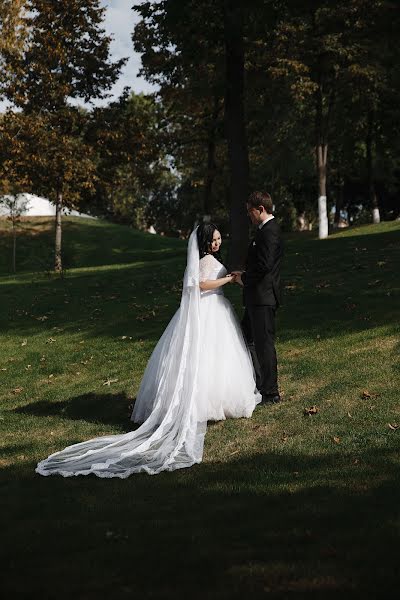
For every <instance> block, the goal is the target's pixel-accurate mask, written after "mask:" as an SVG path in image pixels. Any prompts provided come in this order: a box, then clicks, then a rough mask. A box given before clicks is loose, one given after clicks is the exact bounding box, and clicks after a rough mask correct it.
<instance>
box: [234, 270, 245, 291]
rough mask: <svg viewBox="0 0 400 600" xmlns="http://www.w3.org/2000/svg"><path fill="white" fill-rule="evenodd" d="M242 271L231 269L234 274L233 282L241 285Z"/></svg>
mask: <svg viewBox="0 0 400 600" xmlns="http://www.w3.org/2000/svg"><path fill="white" fill-rule="evenodd" d="M242 273H243V271H232V275H234V276H235V283H238V284H239V285H241V286H242V287H243V281H242Z"/></svg>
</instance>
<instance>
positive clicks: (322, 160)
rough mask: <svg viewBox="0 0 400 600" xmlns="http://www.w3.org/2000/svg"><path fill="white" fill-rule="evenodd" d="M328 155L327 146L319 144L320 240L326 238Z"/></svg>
mask: <svg viewBox="0 0 400 600" xmlns="http://www.w3.org/2000/svg"><path fill="white" fill-rule="evenodd" d="M327 155H328V145H327V144H319V145H318V146H317V171H318V219H319V230H318V237H319V239H320V240H322V239H325V238H327V237H328V211H327V204H326V161H327Z"/></svg>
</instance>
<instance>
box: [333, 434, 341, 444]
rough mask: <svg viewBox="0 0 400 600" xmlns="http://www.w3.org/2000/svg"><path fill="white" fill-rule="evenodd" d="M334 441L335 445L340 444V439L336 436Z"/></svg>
mask: <svg viewBox="0 0 400 600" xmlns="http://www.w3.org/2000/svg"><path fill="white" fill-rule="evenodd" d="M332 440H333V441H334V442H335V444H340V437H337V436H336V435H334V436H333V438H332Z"/></svg>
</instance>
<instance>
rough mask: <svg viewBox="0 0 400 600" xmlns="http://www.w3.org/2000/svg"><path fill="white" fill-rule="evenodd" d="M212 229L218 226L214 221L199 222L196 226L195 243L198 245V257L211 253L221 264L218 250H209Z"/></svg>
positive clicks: (215, 229) (216, 228)
mask: <svg viewBox="0 0 400 600" xmlns="http://www.w3.org/2000/svg"><path fill="white" fill-rule="evenodd" d="M214 231H218V227H217V226H216V225H214V223H201V224H200V225H199V226H198V228H197V243H198V245H199V254H200V258H203V256H205V255H206V254H212V255H213V256H215V257H216V258H217V259H218V260H219V262H220V263H222V264H223V262H222V259H221V255H220V252H219V251H218V252H213V251H212V250H211V244H212V240H213V236H214Z"/></svg>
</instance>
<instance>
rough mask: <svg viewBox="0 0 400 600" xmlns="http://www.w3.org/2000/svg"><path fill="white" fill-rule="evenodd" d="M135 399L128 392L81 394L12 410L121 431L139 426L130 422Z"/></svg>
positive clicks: (18, 412)
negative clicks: (95, 424)
mask: <svg viewBox="0 0 400 600" xmlns="http://www.w3.org/2000/svg"><path fill="white" fill-rule="evenodd" d="M132 408H133V402H132V399H131V398H129V397H128V396H127V395H126V394H125V393H123V392H121V393H118V394H96V393H93V392H90V393H87V394H82V395H80V396H76V397H75V398H71V399H69V400H65V401H61V402H51V401H44V400H42V401H38V402H31V403H29V404H27V405H25V406H19V407H18V408H15V409H13V410H12V411H11V412H14V413H17V414H21V415H30V416H36V417H50V416H51V417H63V418H65V419H71V420H78V421H86V422H88V423H102V424H105V425H113V426H118V428H119V429H121V433H124V432H127V431H132V430H133V429H136V426H135V425H134V424H133V423H132V422H131V421H130V416H131V414H132Z"/></svg>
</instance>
